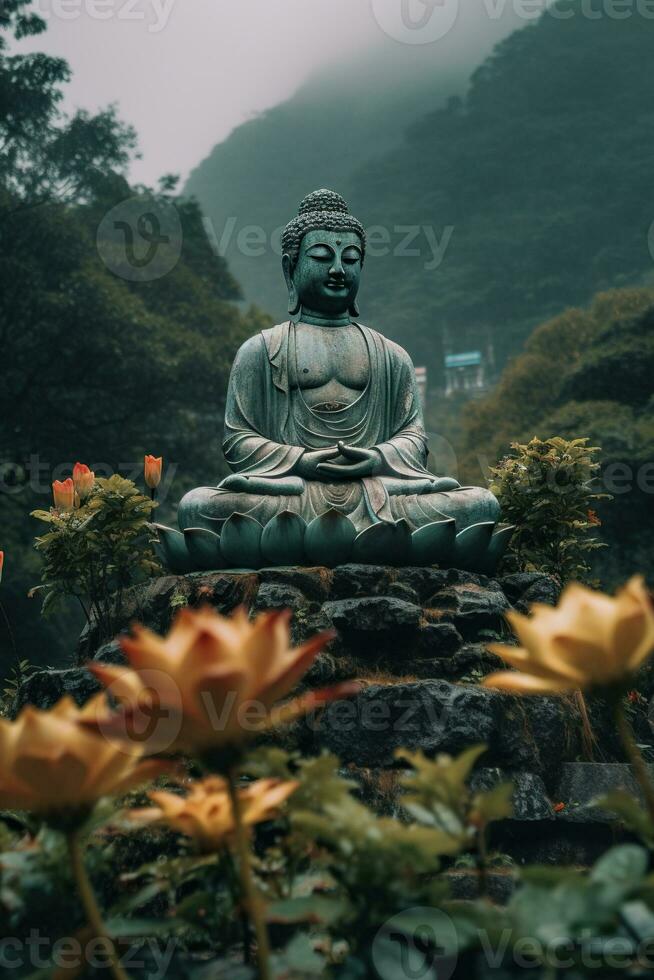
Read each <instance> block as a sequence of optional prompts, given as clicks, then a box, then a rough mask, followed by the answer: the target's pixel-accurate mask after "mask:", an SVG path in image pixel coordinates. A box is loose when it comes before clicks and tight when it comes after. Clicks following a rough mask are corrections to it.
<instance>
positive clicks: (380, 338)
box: [357, 320, 413, 368]
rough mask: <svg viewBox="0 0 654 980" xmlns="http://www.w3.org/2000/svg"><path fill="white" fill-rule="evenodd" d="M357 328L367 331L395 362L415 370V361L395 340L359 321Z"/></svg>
mask: <svg viewBox="0 0 654 980" xmlns="http://www.w3.org/2000/svg"><path fill="white" fill-rule="evenodd" d="M357 326H358V327H361V329H362V330H364V331H366V332H367V333H368V335H369V336H370V337H371V338H372V339H373V340H374V341H376V343H378V344H379V345H380V346H381V347H383V348H385V349H386V350H387V351H388V353H389V355H390V357H391V358H392V359H393V360H394V361H396V362H399V363H402V364H406V365H407V366H408V367H410V368H413V361H412V360H411V358H410V356H409V355H408V354H407V352H406V351H405V349H404V347H400V345H399V344H396V343H395V341H394V340H389V339H388V337H385V336H384V335H383V333H379V331H378V330H373V329H372V327H368V326H366V324H365V323H361V321H360V320H357Z"/></svg>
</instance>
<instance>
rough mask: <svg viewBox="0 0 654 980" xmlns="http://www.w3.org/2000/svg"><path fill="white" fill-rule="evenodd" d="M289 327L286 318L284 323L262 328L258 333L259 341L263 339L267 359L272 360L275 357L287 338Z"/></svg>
mask: <svg viewBox="0 0 654 980" xmlns="http://www.w3.org/2000/svg"><path fill="white" fill-rule="evenodd" d="M289 328H290V322H289V321H288V320H286V321H285V322H284V323H277V324H275V326H274V327H268V329H267V330H262V331H261V333H260V334H259V335H258V336H259V339H260V341H263V344H264V346H265V348H266V351H267V353H268V359H269V360H271V361H272V360H273V359H274V358H275V356H276V355H277V354H278V353H279V351H280V350H281V348H282V346H283V345H284V344H285V343H286V341H287V340H288V333H289Z"/></svg>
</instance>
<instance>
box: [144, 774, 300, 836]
mask: <svg viewBox="0 0 654 980" xmlns="http://www.w3.org/2000/svg"><path fill="white" fill-rule="evenodd" d="M299 785H300V784H299V783H297V782H293V781H285V782H283V781H282V780H279V779H259V780H257V782H255V783H251V784H250V785H249V786H247V787H246V788H245V789H240V790H238V795H239V800H240V803H241V814H242V820H243V823H244V824H245V825H247V826H252V825H254V824H257V823H263V821H265V820H271V819H272V818H273V817H274V816H276V814H277V811H278V810H279V807H280V806H281V805H282V803H284V802H285V801H286V800H287V799H288V797H289V796H290V795H291V793H294V792H295V790H296V789H297V788H298V786H299ZM148 796H149V797H150V799H151V800H152V802H153V803H155V804H156V806H153V807H147V808H145V809H142V810H130V811H129V814H128V816H129V817H130V819H131V820H135V821H137V822H138V823H141V824H156V823H164V824H167V825H168V826H169V827H172V828H173V830H177V831H179V832H180V833H182V834H185V835H186V836H187V837H190V838H191V839H192V840H193V841H194V843H195V844H196V846H197V848H198V850H200V851H202V852H203V853H211V852H213V851H217V850H218V849H219V848H220V847H222V846H223V844H225V843H226V841H227V839H228V838H229V837H231V836H232V835H233V834H234V833H235V832H236V823H235V820H234V813H233V809H232V801H231V799H230V795H229V788H228V784H227V782H226V780H224V779H220V777H218V776H210V777H208V778H207V779H203V780H201V781H199V782H197V783H193V785H192V786H191V789H190V792H189V793H188V795H187V796H178V795H176V794H175V793H166V792H163V791H153V792H151V793H148Z"/></svg>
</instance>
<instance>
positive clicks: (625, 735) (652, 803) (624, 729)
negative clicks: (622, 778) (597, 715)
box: [613, 698, 654, 820]
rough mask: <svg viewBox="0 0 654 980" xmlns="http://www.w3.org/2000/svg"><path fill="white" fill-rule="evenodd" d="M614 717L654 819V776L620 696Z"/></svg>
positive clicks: (615, 706)
mask: <svg viewBox="0 0 654 980" xmlns="http://www.w3.org/2000/svg"><path fill="white" fill-rule="evenodd" d="M613 718H614V720H615V726H616V728H617V730H618V735H619V736H620V741H621V742H622V747H623V748H624V751H625V755H626V756H627V760H628V761H629V762H630V764H631V766H632V768H633V771H634V776H635V777H636V780H637V782H638V785H639V786H640V788H641V791H642V794H643V796H644V798H645V803H646V804H647V809H648V811H649V815H650V817H651V818H652V820H654V783H652V778H651V776H650V773H649V769H648V768H647V765H646V763H645V760H644V759H643V756H642V753H641V751H640V749H639V748H638V746H637V745H636V739H635V738H634V733H633V729H632V727H631V724H630V723H629V720H628V718H627V716H626V714H625V710H624V704H623V703H622V699H621V698H618V699H617V700H616V702H615V704H614V706H613Z"/></svg>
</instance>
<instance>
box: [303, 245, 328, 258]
mask: <svg viewBox="0 0 654 980" xmlns="http://www.w3.org/2000/svg"><path fill="white" fill-rule="evenodd" d="M307 255H308V256H309V258H310V259H318V261H319V262H331V261H332V259H333V258H334V252H333V250H332V249H331V248H329V247H328V246H327V245H313V246H312V247H311V248H310V249H309V250H308V252H307Z"/></svg>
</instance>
